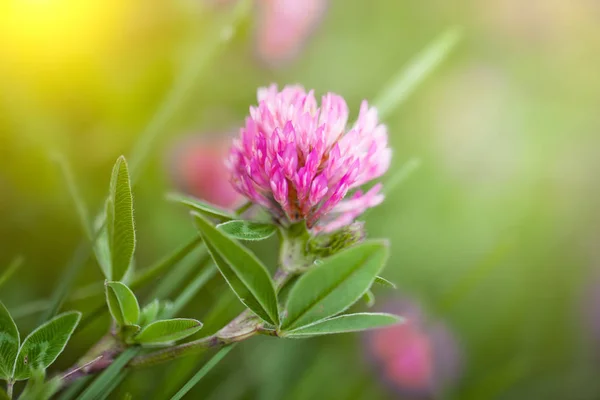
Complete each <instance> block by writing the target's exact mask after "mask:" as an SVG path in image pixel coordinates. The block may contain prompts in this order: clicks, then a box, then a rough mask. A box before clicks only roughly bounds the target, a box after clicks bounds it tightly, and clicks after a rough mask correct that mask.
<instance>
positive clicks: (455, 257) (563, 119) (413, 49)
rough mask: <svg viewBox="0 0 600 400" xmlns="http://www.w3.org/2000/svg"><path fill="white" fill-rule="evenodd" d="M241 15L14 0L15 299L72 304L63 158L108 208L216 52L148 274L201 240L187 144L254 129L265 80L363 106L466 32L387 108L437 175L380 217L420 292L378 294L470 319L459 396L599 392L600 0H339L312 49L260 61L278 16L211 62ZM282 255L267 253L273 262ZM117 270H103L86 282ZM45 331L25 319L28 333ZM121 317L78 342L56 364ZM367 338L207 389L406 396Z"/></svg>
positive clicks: (236, 370) (244, 353)
mask: <svg viewBox="0 0 600 400" xmlns="http://www.w3.org/2000/svg"><path fill="white" fill-rule="evenodd" d="M228 12H230V8H228V7H227V6H218V7H214V6H213V7H208V6H206V3H203V2H202V1H201V0H196V1H191V0H151V1H148V0H144V1H142V0H128V1H122V0H121V1H116V0H102V1H100V0H85V1H82V0H77V1H76V0H73V1H69V0H3V1H2V3H1V4H0V265H2V267H0V268H4V266H7V265H8V264H9V263H10V261H11V260H12V259H13V258H14V257H15V256H16V255H19V254H21V255H23V256H24V257H25V265H24V267H23V268H22V269H21V270H20V272H19V274H18V275H17V276H15V277H13V278H12V280H11V281H10V282H9V284H6V285H4V286H3V287H2V288H1V289H0V299H1V300H2V301H3V302H5V303H6V304H7V306H8V307H9V309H10V310H18V309H19V307H22V306H23V305H25V304H27V303H29V302H31V301H34V300H40V299H44V298H47V297H49V296H50V295H51V293H52V291H53V289H54V288H55V287H56V284H57V281H58V278H59V276H60V273H61V272H62V271H63V270H64V268H65V265H66V263H67V261H68V260H69V257H70V256H71V254H72V252H73V251H74V249H75V248H76V246H77V244H78V243H79V240H80V238H81V236H82V233H81V230H80V225H79V222H78V219H77V215H76V213H75V211H74V208H73V206H72V202H71V200H70V197H69V195H68V192H67V190H66V188H65V184H64V181H63V179H62V177H61V174H60V172H59V169H58V167H57V166H56V164H54V163H53V162H52V161H51V156H52V155H53V154H56V153H60V154H62V155H64V156H65V157H66V158H67V159H68V161H69V163H70V164H71V165H72V168H73V170H74V174H75V179H76V180H77V183H78V185H79V187H80V190H81V192H82V193H83V196H84V197H85V199H86V201H87V204H88V205H89V207H90V209H91V210H92V211H95V210H96V209H98V208H99V207H100V205H101V204H102V201H103V199H104V196H105V193H106V191H107V188H108V181H109V176H110V169H111V166H112V163H113V162H114V161H115V159H116V158H117V157H118V156H119V155H120V154H125V155H126V156H130V154H131V151H130V150H131V148H132V146H133V144H134V142H135V141H136V138H137V137H138V136H139V135H140V133H141V132H142V131H144V129H146V125H147V124H148V121H149V120H151V118H152V116H153V115H154V114H155V113H156V111H157V109H158V108H159V106H160V104H161V102H162V101H163V99H164V98H165V96H166V94H167V93H168V92H169V90H170V88H171V87H172V85H173V82H174V81H176V80H177V79H178V78H180V75H181V73H182V72H181V71H182V69H185V65H186V64H188V65H189V64H190V63H192V62H198V60H199V59H203V58H205V61H206V62H205V63H204V64H205V67H206V68H205V69H204V70H202V73H199V74H198V75H199V79H197V80H195V81H194V84H193V86H192V87H191V90H190V92H189V97H188V98H187V99H186V100H185V101H184V102H183V104H182V106H181V107H178V110H177V112H176V113H175V116H174V118H173V119H171V120H170V121H169V123H168V124H167V125H166V128H165V129H161V130H160V132H159V133H160V136H159V137H158V140H157V143H156V144H155V145H154V146H153V147H152V151H151V156H150V158H149V164H148V166H147V168H144V171H143V173H142V174H141V176H140V179H139V181H138V183H137V185H136V187H135V189H134V191H135V205H136V219H137V228H138V238H139V241H138V249H137V259H136V261H137V265H138V267H140V268H141V267H144V266H147V265H148V264H150V263H152V262H153V261H154V260H156V259H158V258H160V257H161V256H163V255H165V254H167V253H168V252H169V251H171V250H172V249H174V248H175V247H177V246H178V245H179V244H181V243H182V242H183V241H184V240H185V239H186V238H188V237H190V235H191V234H192V233H193V229H192V226H191V224H190V222H189V220H188V218H187V216H186V215H185V213H184V212H182V210H180V209H179V208H178V207H176V206H174V205H172V204H169V203H167V202H166V201H165V200H164V193H165V192H166V191H168V190H171V189H172V188H173V180H172V179H171V175H172V174H171V171H172V170H171V169H172V168H173V163H174V162H175V161H174V160H173V159H172V157H171V156H172V149H173V147H174V146H176V145H177V143H178V141H179V140H181V138H185V137H189V136H190V135H192V134H207V135H208V134H211V135H217V134H226V133H228V132H235V131H236V129H237V127H238V126H239V125H240V123H241V121H243V118H244V117H245V114H246V113H247V109H248V107H249V106H250V105H252V104H254V103H255V91H256V88H257V87H258V86H262V85H266V84H269V83H271V82H277V83H279V84H286V83H300V84H302V85H304V86H305V87H307V88H314V89H315V90H316V92H317V94H322V93H324V92H326V91H334V92H337V93H339V94H341V95H343V96H344V97H345V98H346V100H347V101H348V104H349V106H350V108H351V111H352V113H353V114H354V115H356V114H355V113H356V111H357V109H358V106H359V103H360V101H361V100H362V99H363V98H366V99H373V98H374V97H375V96H376V94H377V93H378V92H379V91H380V90H381V89H382V88H383V87H384V85H385V83H386V82H387V81H388V79H389V78H390V77H391V76H392V75H393V74H394V73H395V72H397V71H398V70H399V69H401V68H402V66H403V65H404V64H405V63H406V62H407V61H408V60H409V59H410V58H411V57H412V56H413V55H415V54H416V53H418V52H419V51H420V50H421V49H422V48H423V47H424V46H426V45H427V43H429V42H430V41H431V40H432V39H433V38H435V37H436V36H437V35H438V34H440V33H441V32H443V31H444V30H445V29H446V28H448V27H451V26H455V25H458V26H461V27H462V28H463V41H462V42H461V44H460V45H459V46H458V48H457V50H456V51H455V52H454V53H453V54H452V55H451V57H450V58H449V59H448V60H447V62H445V63H444V64H443V65H442V66H441V68H440V69H438V70H437V71H436V73H435V74H434V75H433V76H432V77H431V78H429V79H428V80H427V81H426V82H425V84H423V85H422V86H420V87H419V89H418V90H417V92H416V93H415V95H413V96H412V97H411V98H410V99H409V100H408V101H407V102H406V103H405V104H404V105H403V106H402V107H401V108H400V109H397V110H396V111H394V112H393V113H391V115H390V116H389V118H387V119H386V121H385V122H386V123H387V124H388V126H389V132H390V136H391V138H390V140H391V143H392V146H393V148H394V164H393V168H394V169H395V168H399V167H400V166H401V165H402V164H403V163H405V162H406V161H407V160H408V159H410V158H411V157H418V158H420V160H421V167H420V168H419V169H418V170H417V171H416V172H415V173H414V174H413V175H412V176H411V177H410V179H409V180H407V181H406V182H405V183H404V184H403V185H402V186H401V187H400V188H399V189H398V190H397V191H395V192H394V194H393V195H392V196H390V197H389V198H388V199H387V200H386V202H385V203H384V205H382V206H381V207H379V208H378V209H377V210H375V211H373V212H372V213H371V214H370V215H369V217H368V221H367V226H368V230H369V235H370V236H371V237H388V238H390V240H391V242H392V257H391V260H390V262H389V263H388V266H387V269H386V271H385V273H384V275H385V276H386V277H388V278H390V279H392V280H394V281H395V282H396V283H397V284H398V286H399V289H398V290H397V291H391V290H389V289H385V288H377V289H376V290H375V294H376V296H377V297H378V304H383V303H385V300H384V299H385V298H386V297H387V298H391V297H395V296H396V297H398V296H401V297H404V298H406V297H410V298H412V299H414V300H415V301H420V302H421V303H422V305H423V307H424V308H425V309H426V310H427V311H428V313H429V315H430V318H431V319H433V320H436V321H442V322H443V323H445V324H446V326H447V328H448V329H449V330H451V331H452V332H453V334H454V336H455V337H456V339H457V341H458V342H459V343H460V353H461V354H462V355H461V365H462V366H463V368H462V373H461V374H460V379H458V380H457V381H456V382H455V384H453V385H451V387H450V388H449V390H448V394H447V395H448V397H451V398H459V399H533V398H543V399H582V400H583V399H598V398H600V380H599V379H598V376H599V375H598V374H599V373H600V347H599V346H598V344H599V343H600V342H599V341H598V340H597V339H598V335H599V331H598V330H594V327H595V326H596V327H597V326H598V325H599V324H600V299H597V301H596V302H595V304H594V301H593V297H594V296H593V291H594V290H596V291H600V283H599V282H600V279H597V278H596V277H598V276H600V270H599V268H600V266H599V265H598V264H599V263H600V251H599V250H598V247H597V241H598V239H599V234H600V230H599V223H600V213H599V212H598V204H599V200H600V184H599V183H598V171H599V167H600V157H599V154H598V153H599V150H600V143H599V140H598V139H599V131H600V75H599V71H600V2H598V1H595V0H573V1H565V0H527V1H521V0H485V1H483V0H481V1H462V2H457V1H450V2H448V1H441V0H437V1H436V0H423V1H419V2H415V1H412V2H411V1H399V0H373V1H364V0H332V1H330V2H329V5H328V8H327V10H326V11H325V13H324V15H323V16H322V20H321V23H320V24H319V25H318V26H317V27H316V29H315V30H314V32H312V35H311V37H310V38H309V39H308V41H307V42H306V46H305V47H304V48H303V49H302V51H300V52H299V53H298V55H297V57H296V58H294V59H293V60H290V61H289V62H287V63H275V64H273V63H268V62H265V60H262V59H261V58H260V57H257V54H256V47H257V44H256V40H255V37H256V34H255V32H256V30H255V28H256V25H257V19H256V18H255V16H256V14H255V13H254V14H252V15H251V16H250V18H249V19H247V20H245V22H243V23H242V25H241V27H240V29H239V31H238V32H236V34H235V36H234V38H233V40H232V41H231V43H229V44H228V45H227V47H226V48H224V49H223V51H222V52H214V51H213V52H212V53H211V49H210V48H209V47H210V45H209V44H210V43H212V42H214V38H215V37H217V36H218V35H220V34H222V32H220V31H219V29H220V24H221V21H222V20H223V18H225V17H226V15H227V13H228ZM213 53H215V54H217V55H214V54H213ZM190 60H192V61H190ZM201 64H202V63H201ZM275 246H276V242H275V241H271V242H268V243H265V244H262V245H261V246H258V247H255V249H256V250H257V252H258V253H259V255H260V256H261V257H262V258H263V259H265V260H267V261H272V260H273V258H274V255H273V252H274V249H275ZM94 280H96V281H99V280H101V274H100V272H99V268H98V267H97V266H96V265H95V263H94V262H93V261H92V260H90V262H89V265H88V266H87V267H86V269H84V272H82V273H81V274H80V276H79V277H78V280H77V281H78V283H77V286H80V285H82V284H85V283H89V282H92V281H94ZM594 283H597V284H596V286H595V287H594ZM590 293H592V294H590ZM225 294H227V296H229V297H228V298H230V297H231V295H230V294H229V289H228V288H227V287H226V286H224V283H223V281H222V279H221V278H220V277H216V278H215V279H213V280H212V281H211V283H210V285H209V286H208V287H207V288H206V289H205V290H203V291H202V292H201V294H200V295H198V296H197V298H196V299H195V300H194V301H193V302H192V303H191V304H190V306H188V307H187V309H186V310H185V311H184V312H182V313H181V314H182V316H187V317H197V318H199V319H201V320H203V321H204V322H206V323H207V324H206V329H207V330H210V329H216V328H218V325H219V324H220V323H224V322H225V321H226V320H227V318H231V317H233V316H235V315H236V314H235V313H236V311H237V309H238V308H237V307H238V305H237V303H236V302H235V301H232V302H230V303H229V305H227V303H224V302H223V301H221V303H220V304H221V306H222V311H221V312H218V313H214V312H213V313H212V314H210V310H211V308H212V306H213V305H214V304H216V303H217V302H218V301H217V300H218V299H219V298H221V297H223V295H225ZM596 297H599V296H596ZM223 304H225V305H223ZM68 307H69V308H76V309H81V310H83V311H85V310H86V308H85V307H86V305H85V304H81V305H80V304H75V305H69V306H68ZM363 308H364V307H363ZM209 315H212V316H210V318H209ZM215 315H216V316H215ZM207 318H208V319H209V321H207ZM211 318H212V319H211ZM594 318H596V319H595V320H594ZM36 321H37V315H32V316H29V317H21V318H19V319H18V320H17V323H18V324H19V326H20V328H21V330H22V331H28V330H30V329H31V328H32V327H33V326H34V324H35V322H36ZM219 321H220V322H219ZM104 323H106V322H104ZM211 324H212V325H211ZM103 329H105V328H104V325H102V324H98V326H96V327H93V328H92V329H90V330H86V332H87V334H79V335H76V336H75V338H74V340H73V342H72V343H71V345H70V346H69V348H68V350H67V352H66V353H65V355H63V356H61V358H60V359H59V361H58V363H57V367H66V366H68V364H69V363H70V362H72V361H73V360H75V358H76V357H77V355H78V354H81V353H82V352H83V351H84V350H85V348H86V346H89V345H90V344H91V343H92V342H93V341H94V340H96V339H97V338H98V337H99V336H100V335H101V334H102V333H103ZM203 332H205V330H203V331H201V332H200V333H203ZM205 333H206V332H205ZM594 336H596V340H594ZM364 343H365V337H363V336H360V335H343V336H336V337H331V338H324V339H316V340H309V341H298V342H296V341H284V340H276V339H271V338H258V339H253V340H251V341H248V342H246V343H244V344H243V345H241V346H239V347H238V348H237V349H236V350H235V351H234V352H233V353H231V354H230V355H229V356H228V358H227V359H226V361H225V362H223V363H222V364H221V365H220V366H219V367H218V368H216V369H215V370H213V371H212V372H211V374H210V375H208V376H207V378H206V379H205V380H203V381H202V382H201V383H200V384H199V385H198V387H197V390H196V392H195V397H194V396H190V398H214V399H254V398H257V399H282V398H285V399H288V398H289V399H313V398H323V399H387V398H403V397H400V395H399V394H398V392H397V391H394V390H393V388H391V387H390V386H389V384H388V385H386V384H385V383H383V382H382V380H381V379H380V378H379V377H378V374H380V372H378V371H379V370H378V369H377V368H374V367H373V363H372V362H371V361H370V360H371V357H370V356H369V355H368V351H367V350H366V349H365V347H364ZM199 362H202V360H201V358H200V357H192V358H191V359H186V360H184V361H183V362H175V363H172V364H170V365H169V366H167V367H165V366H162V367H157V368H154V369H151V370H147V371H142V372H135V373H133V374H131V375H130V376H129V378H128V380H127V382H126V383H125V384H124V385H123V386H122V388H121V390H120V393H124V392H125V391H130V392H131V393H132V394H133V395H134V398H137V397H139V398H154V397H156V398H161V397H160V396H164V394H163V393H169V390H171V391H172V388H171V389H169V382H165V381H161V373H163V372H164V370H165V368H169V370H170V371H173V370H174V368H180V370H181V375H182V379H185V378H186V377H187V376H188V375H189V374H190V371H193V369H194V368H197V367H196V366H197V365H199V364H198V363H199ZM186 368H187V369H186ZM189 368H192V369H189ZM186 371H187V372H186ZM174 384H175V388H177V387H178V385H179V384H177V383H174ZM170 393H172V392H170ZM159 395H160V396H159ZM118 396H121V395H116V394H115V397H116V398H120V397H118ZM144 396H146V397H144ZM148 396H150V397H148ZM152 396H154V397H152ZM211 396H212V397H211ZM406 398H409V397H406Z"/></svg>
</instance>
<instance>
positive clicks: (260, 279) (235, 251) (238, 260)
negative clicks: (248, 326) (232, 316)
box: [195, 214, 279, 325]
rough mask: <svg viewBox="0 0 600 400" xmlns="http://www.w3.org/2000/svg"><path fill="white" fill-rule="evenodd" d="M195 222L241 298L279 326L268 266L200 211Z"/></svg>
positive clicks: (258, 313) (256, 311) (225, 276)
mask: <svg viewBox="0 0 600 400" xmlns="http://www.w3.org/2000/svg"><path fill="white" fill-rule="evenodd" d="M195 222H196V226H197V227H198V229H199V230H200V233H201V235H202V237H203V239H204V242H205V244H206V247H207V248H208V250H209V252H210V254H211V256H212V258H213V260H214V261H215V264H216V265H217V268H219V271H220V272H221V274H222V275H223V277H224V278H225V280H226V281H227V283H228V284H229V286H230V287H231V289H232V290H233V291H234V292H235V294H236V295H237V296H238V298H239V299H240V301H241V302H242V303H244V304H245V305H246V306H247V307H248V308H250V310H252V311H253V312H254V313H256V315H258V316H259V317H261V318H262V319H263V320H265V321H266V322H269V323H272V324H274V325H278V324H279V311H278V305H277V295H276V294H275V288H274V285H273V281H272V279H271V276H270V275H269V272H268V271H267V269H266V267H265V266H264V265H263V264H262V263H261V262H260V261H259V260H258V258H256V256H255V255H254V254H252V253H251V252H250V251H249V250H247V249H246V248H244V247H243V246H241V245H240V244H239V243H237V242H236V241H235V240H233V239H231V238H229V237H228V236H227V235H225V234H224V233H222V232H221V231H219V230H218V229H217V228H215V227H214V226H213V225H212V224H211V223H210V222H209V221H208V220H207V219H206V218H204V217H203V216H201V215H200V214H195Z"/></svg>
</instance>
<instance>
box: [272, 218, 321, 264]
mask: <svg viewBox="0 0 600 400" xmlns="http://www.w3.org/2000/svg"><path fill="white" fill-rule="evenodd" d="M279 238H280V240H281V249H280V252H279V266H280V267H281V269H283V270H284V271H285V272H287V273H290V274H294V273H301V272H304V271H305V270H306V269H307V268H308V267H310V266H311V265H312V262H313V260H312V259H311V258H310V256H309V255H308V252H307V244H308V240H309V239H310V233H309V232H308V229H307V228H306V223H305V222H304V221H301V222H298V223H295V224H292V225H290V226H289V227H287V228H280V229H279Z"/></svg>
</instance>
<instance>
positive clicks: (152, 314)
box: [138, 299, 160, 326]
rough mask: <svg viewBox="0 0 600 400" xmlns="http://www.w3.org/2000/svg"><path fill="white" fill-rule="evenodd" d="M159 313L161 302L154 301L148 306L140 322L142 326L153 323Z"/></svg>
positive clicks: (143, 310)
mask: <svg viewBox="0 0 600 400" xmlns="http://www.w3.org/2000/svg"><path fill="white" fill-rule="evenodd" d="M158 311H160V302H159V301H158V299H154V300H153V301H152V302H151V303H148V304H146V306H145V307H144V308H143V309H142V312H141V313H140V318H139V320H138V323H139V324H140V326H146V325H148V324H149V323H150V322H153V321H154V320H155V319H156V317H158Z"/></svg>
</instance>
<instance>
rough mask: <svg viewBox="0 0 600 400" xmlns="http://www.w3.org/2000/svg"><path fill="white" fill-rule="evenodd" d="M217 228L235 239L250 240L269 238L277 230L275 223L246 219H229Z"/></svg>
mask: <svg viewBox="0 0 600 400" xmlns="http://www.w3.org/2000/svg"><path fill="white" fill-rule="evenodd" d="M217 229H219V230H220V231H222V232H224V233H226V234H227V235H228V236H229V237H231V238H233V239H238V240H248V241H256V240H264V239H268V238H270V237H271V236H273V234H274V233H275V232H276V231H277V227H276V226H275V225H273V224H265V223H261V222H253V221H244V220H233V221H228V222H225V223H222V224H219V225H217Z"/></svg>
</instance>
